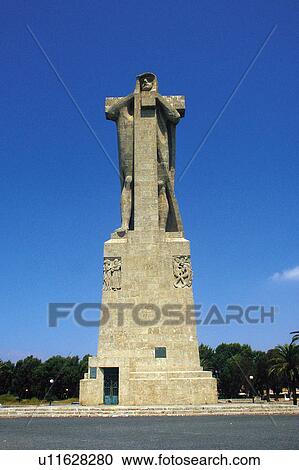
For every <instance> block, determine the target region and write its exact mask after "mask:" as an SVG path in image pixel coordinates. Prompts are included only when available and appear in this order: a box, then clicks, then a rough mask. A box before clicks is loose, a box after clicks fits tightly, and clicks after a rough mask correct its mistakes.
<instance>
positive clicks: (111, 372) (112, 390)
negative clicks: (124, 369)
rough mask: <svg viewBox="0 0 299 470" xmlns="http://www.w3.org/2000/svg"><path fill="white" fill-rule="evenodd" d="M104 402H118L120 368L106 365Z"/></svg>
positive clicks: (109, 403) (115, 403)
mask: <svg viewBox="0 0 299 470" xmlns="http://www.w3.org/2000/svg"><path fill="white" fill-rule="evenodd" d="M103 371H104V404H105V405H117V404H118V384H119V368H118V367H104V368H103Z"/></svg>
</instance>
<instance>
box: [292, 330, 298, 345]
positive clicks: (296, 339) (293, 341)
mask: <svg viewBox="0 0 299 470" xmlns="http://www.w3.org/2000/svg"><path fill="white" fill-rule="evenodd" d="M291 335H294V336H293V338H292V344H293V343H296V341H299V331H291Z"/></svg>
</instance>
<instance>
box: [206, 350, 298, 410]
mask: <svg viewBox="0 0 299 470" xmlns="http://www.w3.org/2000/svg"><path fill="white" fill-rule="evenodd" d="M199 355H200V360H201V365H202V366H203V368H204V369H207V370H211V371H212V372H213V375H214V377H216V378H217V384H218V394H219V398H237V397H239V396H240V392H241V393H242V392H243V393H244V394H246V396H250V397H253V396H256V395H259V396H261V397H263V398H265V399H266V400H268V401H269V400H270V390H272V391H273V393H274V395H275V396H276V398H278V396H279V394H280V393H281V391H282V390H283V389H288V392H289V393H290V394H291V395H292V397H293V402H294V404H297V396H296V387H299V346H298V345H296V344H295V341H293V342H292V343H291V344H285V345H279V346H276V347H275V348H273V349H270V350H269V351H266V352H265V351H254V350H253V349H252V348H251V347H250V346H249V345H248V344H243V345H241V344H239V343H230V344H226V343H222V344H220V345H219V346H217V347H216V348H215V349H213V348H211V347H209V346H206V345H204V344H201V345H200V346H199Z"/></svg>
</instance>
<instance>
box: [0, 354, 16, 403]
mask: <svg viewBox="0 0 299 470" xmlns="http://www.w3.org/2000/svg"><path fill="white" fill-rule="evenodd" d="M13 370H14V364H13V363H12V362H10V361H7V362H3V361H1V359H0V395H3V394H5V393H9V392H10V390H11V382H12V376H13Z"/></svg>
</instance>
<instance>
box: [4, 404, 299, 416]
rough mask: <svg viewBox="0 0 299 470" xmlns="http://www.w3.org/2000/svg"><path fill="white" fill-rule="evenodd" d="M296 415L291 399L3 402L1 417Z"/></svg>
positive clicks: (298, 409) (297, 411) (296, 410)
mask: <svg viewBox="0 0 299 470" xmlns="http://www.w3.org/2000/svg"><path fill="white" fill-rule="evenodd" d="M200 415H203V416H205V415H224V416H225V415H299V407H298V406H293V405H292V404H290V403H287V404H284V403H270V404H269V403H265V404H264V403H256V404H253V403H250V404H244V403H240V404H239V403H225V404H222V403H221V404H217V405H200V406H178V405H177V406H105V405H102V406H78V405H67V406H66V405H62V406H59V405H52V406H49V405H41V406H37V407H35V406H21V405H20V406H2V407H0V418H32V417H34V418H39V417H40V418H71V417H73V418H76V417H80V418H81V417H87V418H96V417H98V418H101V417H111V418H114V417H128V416H200Z"/></svg>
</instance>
